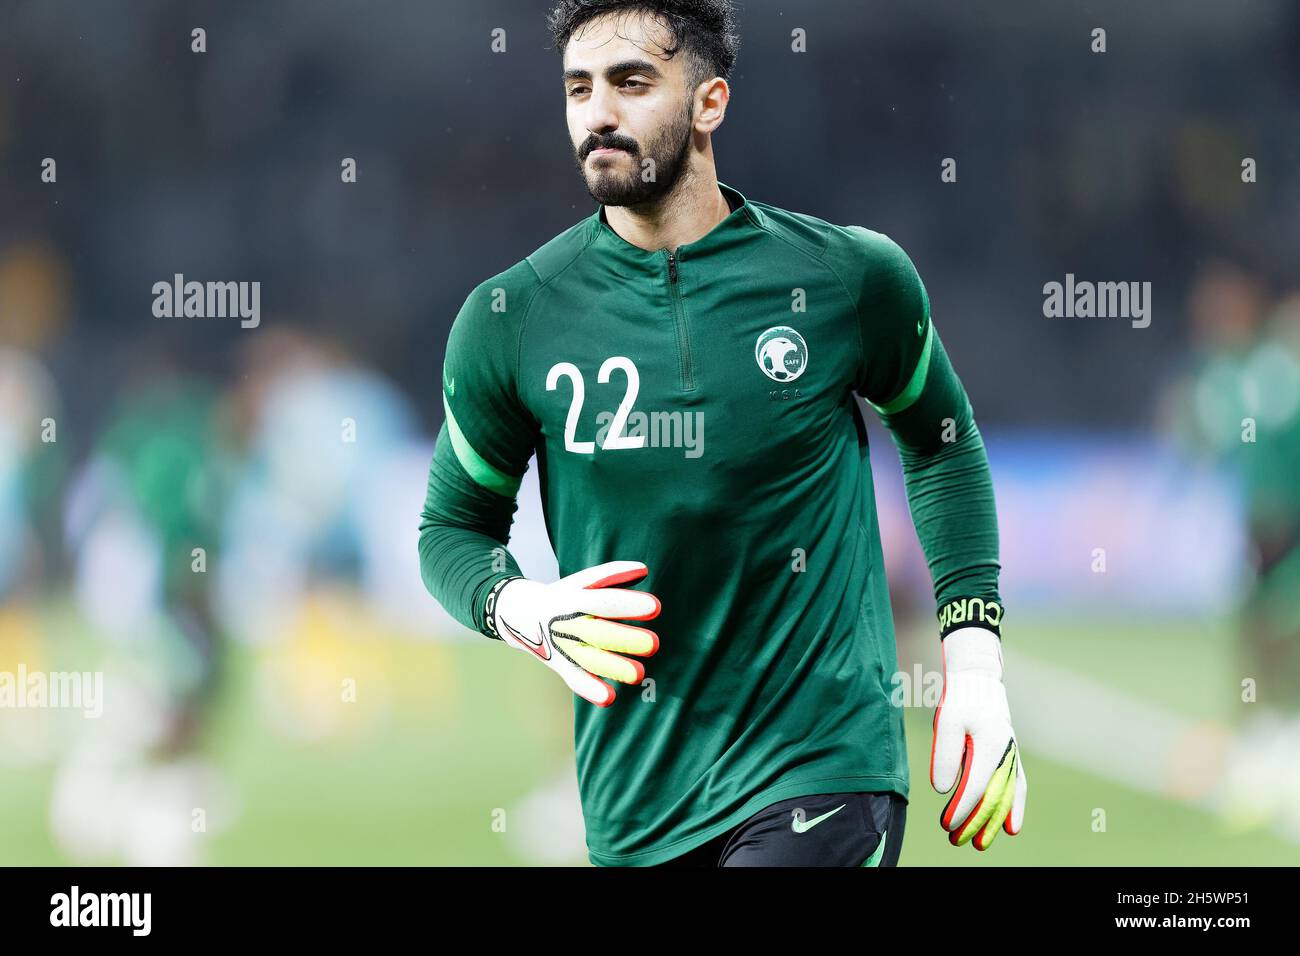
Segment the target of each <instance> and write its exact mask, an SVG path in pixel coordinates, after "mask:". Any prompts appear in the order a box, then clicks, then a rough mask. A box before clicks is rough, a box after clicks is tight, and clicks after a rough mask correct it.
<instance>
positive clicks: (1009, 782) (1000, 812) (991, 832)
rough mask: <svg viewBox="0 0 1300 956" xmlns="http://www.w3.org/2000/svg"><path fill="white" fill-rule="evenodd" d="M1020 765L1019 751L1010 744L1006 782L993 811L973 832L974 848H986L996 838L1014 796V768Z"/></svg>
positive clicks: (1008, 813) (1009, 811) (1009, 810)
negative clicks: (978, 828)
mask: <svg viewBox="0 0 1300 956" xmlns="http://www.w3.org/2000/svg"><path fill="white" fill-rule="evenodd" d="M1019 766H1020V753H1019V750H1018V749H1017V748H1016V746H1015V744H1014V743H1013V744H1012V745H1011V767H1010V768H1008V769H1009V772H1008V774H1007V776H1006V782H1005V784H1004V785H1003V786H1002V791H1001V794H1000V795H999V797H998V801H997V805H996V806H995V807H994V808H993V812H992V813H990V814H989V818H988V820H987V821H986V822H985V824H984V826H982V827H980V831H979V833H977V834H975V840H974V844H975V849H977V850H981V851H982V850H987V849H988V848H989V847H990V846H992V845H993V841H994V840H995V839H996V838H997V835H998V831H999V830H1000V829H1002V826H1003V824H1004V823H1006V820H1007V817H1008V816H1009V815H1010V813H1011V805H1012V804H1013V803H1014V802H1015V798H1016V784H1015V780H1016V769H1017V768H1019Z"/></svg>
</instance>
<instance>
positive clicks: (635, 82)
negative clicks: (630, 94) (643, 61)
mask: <svg viewBox="0 0 1300 956" xmlns="http://www.w3.org/2000/svg"><path fill="white" fill-rule="evenodd" d="M647 85H648V84H646V83H642V82H641V81H640V80H631V79H628V80H624V81H623V86H627V87H642V86H647Z"/></svg>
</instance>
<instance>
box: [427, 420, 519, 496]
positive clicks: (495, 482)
mask: <svg viewBox="0 0 1300 956" xmlns="http://www.w3.org/2000/svg"><path fill="white" fill-rule="evenodd" d="M442 407H443V408H445V409H446V410H447V434H449V435H450V436H451V447H452V450H453V451H455V452H456V458H457V460H458V461H459V462H460V466H461V467H462V468H464V469H465V472H466V474H468V475H469V476H470V477H471V478H473V479H474V480H475V481H477V482H478V483H479V484H480V485H482V486H483V487H484V488H486V489H487V490H488V491H495V492H496V493H497V494H499V495H505V496H506V497H507V498H513V497H514V496H515V495H516V494H517V493H518V492H519V484H520V482H521V481H523V479H522V478H512V477H511V476H510V475H507V474H506V473H505V472H503V471H498V470H497V469H495V468H493V467H492V466H491V465H489V464H488V463H487V462H486V461H484V460H483V457H482V456H481V455H480V454H479V453H478V452H476V451H475V450H474V446H473V445H471V444H470V443H469V439H468V438H466V437H465V433H464V432H462V431H461V430H460V426H459V425H457V424H456V416H455V415H453V414H452V413H451V406H450V405H449V404H447V396H446V395H444V396H442Z"/></svg>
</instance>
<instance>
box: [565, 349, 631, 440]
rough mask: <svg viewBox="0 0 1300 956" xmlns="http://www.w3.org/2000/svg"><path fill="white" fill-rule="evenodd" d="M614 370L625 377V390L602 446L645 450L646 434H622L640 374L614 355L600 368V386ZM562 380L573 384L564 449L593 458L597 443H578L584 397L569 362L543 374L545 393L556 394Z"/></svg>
mask: <svg viewBox="0 0 1300 956" xmlns="http://www.w3.org/2000/svg"><path fill="white" fill-rule="evenodd" d="M614 369H621V370H622V372H623V374H624V375H626V376H627V391H626V392H624V393H623V400H622V401H621V402H619V403H618V411H616V412H615V413H614V420H613V421H612V422H610V425H609V433H608V434H607V435H606V436H605V444H604V445H603V446H602V447H603V448H607V449H616V448H644V447H645V435H637V436H636V437H630V436H628V435H624V434H623V429H624V428H626V427H627V416H628V415H629V413H631V411H632V406H633V405H634V404H636V396H637V392H639V391H640V390H641V375H640V374H639V373H638V372H637V370H636V365H634V364H633V362H632V360H631V359H630V358H628V357H627V356H626V355H614V356H611V357H610V358H607V359H605V361H604V363H603V364H602V365H601V366H600V372H598V373H597V375H596V381H597V382H599V383H600V384H601V385H605V384H608V382H609V376H610V373H612V372H613V371H614ZM562 377H563V378H567V379H568V380H569V381H570V382H571V383H572V385H573V398H572V400H571V401H570V402H569V414H568V417H567V418H565V420H564V450H565V451H571V452H576V453H577V454H579V455H594V454H595V453H596V443H595V442H594V441H578V440H577V433H578V419H579V418H581V417H582V403H583V401H584V399H585V398H586V394H587V389H586V385H585V384H584V383H583V379H582V372H581V371H579V369H578V366H576V365H574V364H573V363H572V362H557V363H555V364H554V365H552V366H551V370H550V371H549V372H548V373H547V374H546V390H547V391H548V392H553V391H555V389H556V387H557V386H558V385H559V384H560V379H561V378H562Z"/></svg>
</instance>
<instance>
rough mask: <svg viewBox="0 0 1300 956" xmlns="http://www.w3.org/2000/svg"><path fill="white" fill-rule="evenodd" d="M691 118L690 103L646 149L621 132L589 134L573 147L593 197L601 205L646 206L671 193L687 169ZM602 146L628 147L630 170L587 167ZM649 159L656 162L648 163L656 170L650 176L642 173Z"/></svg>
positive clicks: (625, 148) (609, 167) (653, 138)
mask: <svg viewBox="0 0 1300 956" xmlns="http://www.w3.org/2000/svg"><path fill="white" fill-rule="evenodd" d="M692 119H693V116H692V110H691V109H690V108H689V106H688V108H687V110H686V111H685V112H684V113H682V114H680V115H679V117H678V119H677V121H676V122H673V123H669V124H667V125H666V126H664V127H662V128H661V129H659V130H658V131H657V132H656V133H655V134H654V136H653V137H652V138H651V139H650V141H649V142H648V143H647V144H646V148H645V151H644V153H643V152H642V150H641V147H640V146H639V145H638V144H637V142H636V140H634V139H631V138H630V137H627V136H623V135H621V134H619V133H608V134H606V135H604V136H597V135H596V134H594V133H593V134H592V135H590V136H588V137H587V138H586V139H585V140H583V141H582V145H580V146H579V147H578V148H577V150H575V151H574V158H575V159H576V160H577V161H578V171H579V172H580V173H581V174H582V178H583V180H584V181H585V183H586V185H587V192H589V193H590V194H591V198H592V199H594V200H596V202H598V203H600V204H601V205H602V206H644V205H653V204H654V203H656V202H657V201H658V200H660V199H662V198H663V197H664V196H666V195H668V193H670V192H671V191H672V189H673V187H674V186H675V185H677V181H678V180H679V179H681V177H682V174H683V173H684V172H685V171H686V159H687V157H688V156H689V155H690V149H691V121H692ZM602 147H604V148H607V149H621V150H624V151H626V153H627V155H628V158H629V159H630V160H631V165H632V168H631V169H630V170H627V171H624V170H620V169H615V168H613V167H612V166H607V167H603V168H595V169H588V168H587V165H586V160H587V156H588V154H589V153H591V151H592V150H594V149H600V148H602ZM646 159H649V160H651V161H652V162H653V163H654V165H653V166H651V167H649V168H651V169H653V170H654V177H653V178H651V179H649V180H646V179H644V178H643V177H642V170H643V169H645V168H646V166H645V160H646ZM616 162H622V160H621V159H618V160H616Z"/></svg>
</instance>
